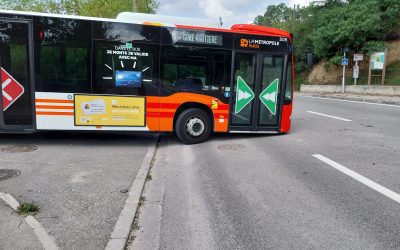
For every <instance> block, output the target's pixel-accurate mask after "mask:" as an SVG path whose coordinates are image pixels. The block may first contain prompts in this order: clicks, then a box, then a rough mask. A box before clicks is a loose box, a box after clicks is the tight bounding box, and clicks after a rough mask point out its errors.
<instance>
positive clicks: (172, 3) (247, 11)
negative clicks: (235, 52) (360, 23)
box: [157, 0, 310, 26]
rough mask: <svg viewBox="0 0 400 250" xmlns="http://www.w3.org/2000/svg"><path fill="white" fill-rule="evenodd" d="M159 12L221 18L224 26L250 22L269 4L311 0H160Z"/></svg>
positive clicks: (301, 2)
mask: <svg viewBox="0 0 400 250" xmlns="http://www.w3.org/2000/svg"><path fill="white" fill-rule="evenodd" d="M158 2H159V3H160V8H159V10H158V12H157V13H158V14H160V15H168V16H182V17H192V18H205V19H215V20H219V17H222V21H223V23H224V25H223V26H230V25H232V24H234V23H236V24H237V23H249V22H252V21H254V18H255V17H256V16H258V15H262V14H264V12H265V10H266V8H267V6H268V5H273V4H280V3H285V4H287V5H288V6H293V5H294V4H296V5H297V4H299V5H301V6H304V5H307V4H308V3H309V2H310V0H269V1H265V0H264V1H263V0H158Z"/></svg>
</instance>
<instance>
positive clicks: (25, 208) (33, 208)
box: [18, 202, 39, 215]
mask: <svg viewBox="0 0 400 250" xmlns="http://www.w3.org/2000/svg"><path fill="white" fill-rule="evenodd" d="M38 212H39V206H38V205H36V204H35V203H30V202H26V203H22V204H21V205H20V206H19V207H18V213H19V214H21V215H34V214H36V213H38Z"/></svg>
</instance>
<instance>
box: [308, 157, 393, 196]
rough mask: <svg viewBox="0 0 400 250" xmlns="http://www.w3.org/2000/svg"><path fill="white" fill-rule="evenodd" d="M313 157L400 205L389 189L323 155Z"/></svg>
mask: <svg viewBox="0 0 400 250" xmlns="http://www.w3.org/2000/svg"><path fill="white" fill-rule="evenodd" d="M312 156H313V157H315V158H317V159H318V160H320V161H323V162H325V163H326V164H328V165H329V166H331V167H333V168H335V169H336V170H339V171H340V172H342V173H344V174H346V175H348V176H350V177H351V178H353V179H355V180H357V181H359V182H361V183H362V184H364V185H366V186H368V187H369V188H372V189H373V190H375V191H377V192H378V193H381V194H383V195H384V196H386V197H388V198H390V199H392V200H394V201H396V202H397V203H400V194H398V193H396V192H393V191H392V190H390V189H387V188H385V187H384V186H382V185H380V184H378V183H376V182H374V181H372V180H370V179H368V178H366V177H364V176H362V175H360V174H358V173H356V172H354V171H353V170H350V169H348V168H346V167H345V166H342V165H340V164H339V163H337V162H334V161H332V160H331V159H329V158H326V157H325V156H323V155H320V154H314V155H312Z"/></svg>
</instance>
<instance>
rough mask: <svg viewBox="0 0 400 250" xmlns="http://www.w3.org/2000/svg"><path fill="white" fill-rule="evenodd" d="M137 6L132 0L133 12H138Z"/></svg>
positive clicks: (135, 0)
mask: <svg viewBox="0 0 400 250" xmlns="http://www.w3.org/2000/svg"><path fill="white" fill-rule="evenodd" d="M138 6H139V5H138V0H133V12H139V9H138Z"/></svg>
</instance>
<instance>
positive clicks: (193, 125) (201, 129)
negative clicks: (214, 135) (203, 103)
mask: <svg viewBox="0 0 400 250" xmlns="http://www.w3.org/2000/svg"><path fill="white" fill-rule="evenodd" d="M175 124H176V125H175V132H176V135H177V136H178V138H179V140H181V141H182V142H183V143H185V144H196V143H200V142H204V141H206V140H207V139H208V137H210V134H211V120H210V117H209V116H208V115H207V113H206V112H204V111H203V110H201V109H197V108H190V109H187V110H185V111H183V112H182V113H181V114H180V115H179V116H178V119H177V120H176V123H175Z"/></svg>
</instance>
